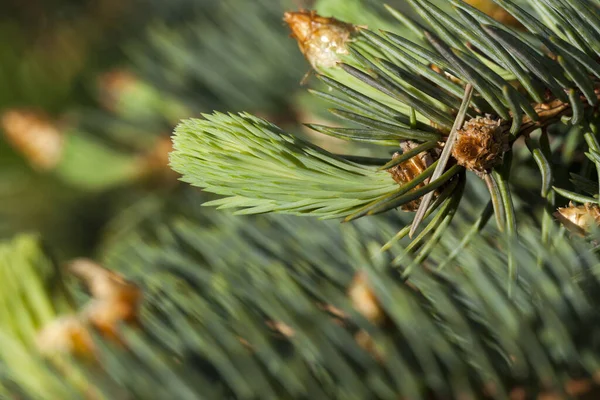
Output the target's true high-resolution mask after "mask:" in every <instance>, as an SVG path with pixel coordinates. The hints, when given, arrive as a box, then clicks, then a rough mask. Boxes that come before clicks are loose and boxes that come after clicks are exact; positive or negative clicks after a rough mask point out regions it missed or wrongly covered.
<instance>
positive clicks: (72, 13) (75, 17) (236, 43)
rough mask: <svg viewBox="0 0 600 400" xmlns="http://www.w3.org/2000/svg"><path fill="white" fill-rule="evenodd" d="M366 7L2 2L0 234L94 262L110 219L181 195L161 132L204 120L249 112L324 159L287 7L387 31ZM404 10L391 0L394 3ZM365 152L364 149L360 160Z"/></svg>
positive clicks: (197, 0) (240, 0) (327, 141)
mask: <svg viewBox="0 0 600 400" xmlns="http://www.w3.org/2000/svg"><path fill="white" fill-rule="evenodd" d="M375 3H376V2H374V1H372V0H352V1H340V0H320V1H312V0H298V1H294V0H281V1H279V0H258V1H252V2H248V1H244V0H227V1H218V2H215V1H212V0H174V1H168V2H164V1H159V0H153V1H142V0H125V1H122V0H102V1H85V0H54V1H40V0H26V1H21V0H8V1H7V2H3V6H2V8H3V10H2V13H0V35H1V37H3V38H10V40H2V41H1V43H0V59H1V60H2V65H1V67H0V129H1V130H2V132H3V135H2V136H1V137H0V182H1V183H0V205H1V207H0V237H10V236H12V235H13V234H15V233H16V232H21V231H33V232H40V233H41V234H42V236H43V237H45V238H47V240H48V241H49V242H50V244H51V247H52V248H54V249H56V251H57V252H58V253H59V254H60V255H61V258H63V257H64V258H67V257H70V256H73V255H81V254H86V255H92V254H94V251H95V248H96V246H97V245H98V243H99V242H100V241H101V237H102V235H103V231H104V227H105V226H106V224H107V223H108V221H110V220H111V219H113V218H115V217H116V216H118V215H119V211H120V210H122V209H127V208H128V207H130V206H132V205H133V204H135V203H136V201H138V200H139V199H142V198H144V197H145V196H148V195H150V194H152V193H154V194H157V195H158V196H159V197H160V196H167V197H168V196H177V195H178V194H177V193H178V191H179V190H180V188H178V185H177V183H176V177H175V175H174V174H173V173H171V172H170V171H169V170H168V168H167V166H166V163H167V153H168V151H169V150H170V139H169V137H170V133H171V131H172V129H173V127H174V126H175V124H176V123H177V122H178V121H179V120H180V119H182V118H186V117H190V116H198V115H199V114H200V113H202V112H210V111H212V110H218V111H233V112H235V111H248V112H251V113H254V114H257V115H259V116H262V117H265V118H267V119H269V120H270V121H273V122H274V123H276V124H278V125H280V126H281V127H282V128H284V129H286V130H288V131H290V132H292V133H295V134H300V135H307V134H308V135H311V140H313V141H315V142H316V143H317V144H318V145H321V146H323V147H325V148H326V149H328V150H331V151H334V152H342V151H343V150H345V149H347V147H348V144H347V143H346V142H342V141H339V140H336V139H331V138H327V137H324V136H323V135H315V134H314V133H313V132H311V131H310V130H308V129H306V128H304V127H303V126H302V125H301V124H300V123H299V122H315V121H321V120H323V119H326V118H329V116H328V115H327V112H326V108H327V107H326V106H324V104H323V103H321V102H320V101H319V100H318V99H315V98H314V96H310V95H309V94H308V93H307V92H306V90H305V88H304V87H302V86H301V85H300V81H301V80H302V77H303V76H304V74H305V73H306V72H308V70H309V66H308V63H306V62H305V61H304V59H303V57H302V54H301V53H300V52H299V51H298V49H297V44H296V43H295V41H294V40H291V39H290V38H289V37H288V36H289V30H288V28H287V26H285V25H284V23H283V22H282V15H283V12H284V11H285V10H294V9H298V8H311V7H313V8H315V9H317V10H318V11H319V12H322V13H323V14H324V15H333V14H335V15H336V16H337V17H338V18H340V19H345V20H347V21H350V22H356V23H361V24H368V25H369V26H370V27H373V28H378V27H381V28H386V29H393V27H394V25H393V24H390V23H389V21H390V17H389V16H386V17H385V18H384V17H382V15H383V13H384V10H382V9H381V7H378V8H375V7H373V8H367V7H366V6H369V5H372V4H375ZM394 3H401V2H399V1H396V2H392V3H391V4H394ZM355 153H356V154H359V155H369V154H370V150H369V148H368V147H367V148H360V149H356V151H355Z"/></svg>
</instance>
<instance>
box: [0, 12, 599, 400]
mask: <svg viewBox="0 0 600 400" xmlns="http://www.w3.org/2000/svg"><path fill="white" fill-rule="evenodd" d="M494 2H495V4H491V3H490V4H487V3H485V2H480V1H469V2H464V1H461V0H450V1H434V0H406V2H402V3H401V4H399V8H393V7H392V6H386V8H387V10H386V11H384V10H382V9H381V8H380V7H379V6H378V5H377V4H369V3H368V2H362V1H358V0H357V1H352V2H347V1H345V2H340V1H334V0H329V1H326V0H323V1H318V2H317V3H316V4H315V8H316V10H317V11H297V12H291V11H290V12H287V13H285V14H284V15H282V17H283V18H284V19H285V21H286V22H287V24H288V25H289V27H290V29H291V32H292V35H293V37H294V38H295V39H296V40H297V42H298V45H299V49H300V52H301V53H303V54H304V56H305V57H306V58H307V61H308V63H307V69H308V68H309V67H308V65H309V64H310V68H311V71H312V72H311V75H309V76H308V78H307V80H308V81H309V82H310V89H308V91H309V93H310V94H311V95H312V96H314V98H315V100H314V104H313V105H312V106H311V107H310V108H309V109H308V110H305V111H304V112H302V113H295V115H294V116H293V118H292V119H295V118H297V117H299V116H308V118H309V119H311V120H312V121H311V120H309V121H304V122H306V126H307V127H308V128H310V129H312V130H314V131H316V132H317V133H319V134H322V135H326V136H329V137H331V138H335V139H341V140H343V141H345V143H347V144H346V145H340V142H339V141H335V142H333V141H332V142H321V143H325V144H323V146H319V145H317V144H315V143H312V142H310V141H309V139H310V138H315V136H314V135H312V134H305V131H301V130H299V129H296V128H295V127H294V126H293V124H291V123H289V120H290V118H289V116H288V118H276V117H275V116H276V115H279V116H281V115H282V114H283V115H284V114H287V113H288V112H289V109H291V108H302V107H306V106H305V105H306V104H307V103H311V101H307V100H306V98H304V97H302V96H299V97H298V99H299V100H297V99H292V98H291V97H290V96H289V95H288V93H287V89H286V88H288V87H289V86H286V85H284V84H282V83H281V82H283V81H287V74H286V72H285V71H289V70H288V69H287V68H292V67H291V66H288V65H286V64H285V63H286V62H287V61H288V60H287V59H285V58H284V55H286V54H287V53H286V51H287V50H286V49H287V48H288V47H286V46H284V45H283V44H282V42H281V41H280V39H281V38H278V37H277V36H276V35H277V34H276V32H278V28H277V27H275V25H271V26H270V28H268V29H267V25H261V23H259V22H258V21H259V20H257V19H256V18H258V15H260V14H261V12H262V11H265V10H269V11H268V12H267V11H265V12H267V14H268V15H272V12H273V11H272V10H273V9H272V8H269V7H268V5H267V2H264V4H263V2H258V3H257V4H260V5H256V6H255V7H253V6H250V5H248V4H249V3H248V2H243V1H242V2H241V3H243V4H246V7H247V8H244V9H243V10H246V11H247V12H246V13H243V12H242V13H240V14H239V15H238V16H237V17H236V18H240V20H239V21H240V24H242V22H241V20H251V19H252V18H255V19H254V20H253V22H252V24H250V23H249V24H248V25H245V26H254V27H258V26H263V27H264V28H265V29H256V30H252V32H248V30H247V29H246V30H244V29H241V30H240V31H238V32H237V33H234V32H233V31H229V30H227V29H224V30H223V31H219V30H215V27H213V26H209V27H204V26H203V27H202V28H200V27H199V26H196V25H194V23H193V22H194V21H195V19H194V18H195V17H194V16H193V15H191V14H190V13H186V12H184V11H182V10H189V9H187V8H185V6H182V5H183V4H184V3H186V2H182V3H181V4H179V5H180V6H182V8H181V9H179V11H177V10H178V9H177V7H176V6H174V8H172V10H173V15H172V17H173V20H168V19H167V20H166V21H165V22H164V23H160V24H156V25H154V24H151V25H148V26H149V27H148V28H147V29H148V30H147V32H148V36H147V37H148V38H149V39H148V40H147V41H146V42H132V44H130V45H129V46H128V47H127V49H128V50H127V51H130V53H129V54H130V60H133V61H132V64H131V65H133V66H134V67H133V68H132V69H134V70H136V71H137V74H138V75H137V76H141V77H143V78H137V77H136V78H135V79H132V78H131V75H128V73H126V74H123V73H122V72H120V73H119V74H117V75H109V76H108V80H109V82H110V83H112V84H115V82H116V88H117V89H123V87H125V88H126V90H125V91H122V90H118V91H117V93H118V94H119V95H118V96H117V97H116V98H117V99H118V100H119V101H123V102H117V103H114V102H110V101H109V103H110V104H111V107H113V108H112V109H111V107H105V109H108V110H109V112H108V114H109V116H108V117H107V115H106V113H107V112H106V111H103V112H102V113H100V114H98V112H97V111H94V110H93V109H91V110H90V109H88V110H86V111H80V112H81V115H82V117H81V120H82V121H84V122H82V124H81V125H79V126H80V127H87V129H89V130H90V132H94V131H95V130H97V129H98V128H97V127H96V128H94V127H93V126H94V123H93V122H94V121H96V124H98V125H102V123H99V122H100V121H102V122H104V121H113V123H114V124H115V125H111V126H112V127H114V126H122V125H121V124H126V125H128V126H130V127H132V128H131V130H130V131H127V130H125V132H129V133H130V134H129V135H125V134H124V135H120V136H119V137H116V136H115V137H113V140H112V141H111V140H108V139H106V136H104V138H105V140H104V142H103V143H100V144H98V143H96V142H94V143H95V144H90V143H92V142H90V141H87V140H85V139H82V138H81V135H70V136H67V139H64V138H63V136H62V134H57V135H55V136H54V137H60V138H61V139H60V140H59V141H58V142H59V143H61V144H62V143H70V147H69V146H66V147H64V148H63V147H61V148H60V149H61V150H60V151H59V152H58V154H59V155H58V156H57V157H56V158H55V159H53V158H52V157H50V161H48V157H45V158H41V159H40V158H39V157H36V155H37V154H38V153H35V152H34V151H33V150H31V145H30V142H29V141H23V140H21V141H19V140H17V139H15V138H21V137H22V136H18V135H17V134H13V135H12V136H11V134H10V132H9V130H8V129H6V126H5V131H6V133H7V134H8V136H9V138H11V141H12V142H13V144H14V143H17V145H19V144H20V146H21V147H19V148H21V149H26V150H25V151H24V152H25V154H27V155H28V156H29V159H30V161H32V162H33V163H34V165H37V166H38V168H40V169H42V170H44V169H45V170H51V171H54V174H55V176H56V177H58V179H59V180H61V182H63V183H65V182H66V183H67V184H70V185H75V186H77V187H78V188H80V190H83V191H84V192H85V193H88V195H89V193H96V196H108V197H113V196H115V187H117V188H120V189H119V191H118V192H119V193H120V195H118V196H117V197H119V196H122V197H121V198H125V199H126V200H125V201H122V202H121V204H127V207H115V208H116V209H117V210H118V211H116V212H115V214H114V215H115V216H114V217H113V218H110V222H108V224H107V226H106V227H105V229H104V233H103V236H102V240H101V244H100V245H99V246H98V247H97V249H96V253H95V258H96V260H97V263H96V262H92V261H90V260H87V259H76V260H74V261H71V262H70V263H67V264H63V263H62V262H60V261H57V260H55V259H54V258H53V254H54V253H53V251H52V249H48V248H47V246H45V245H43V243H44V239H43V238H42V239H40V238H39V237H37V236H35V235H30V234H21V235H19V236H17V237H15V238H13V239H11V240H8V241H6V242H5V243H4V244H2V245H1V247H0V274H1V276H2V279H0V282H2V285H3V286H2V289H3V290H2V292H1V293H0V299H1V304H2V305H1V306H0V310H2V312H0V319H1V321H2V322H1V324H0V337H1V338H2V340H3V343H2V346H0V396H4V397H6V398H43V399H54V398H94V399H95V398H107V399H113V398H144V399H145V398H148V399H166V398H185V399H188V398H189V399H196V398H208V399H220V398H241V399H264V398H276V399H287V398H293V399H296V398H299V399H302V398H324V399H326V398H342V399H346V398H349V399H354V398H356V399H371V398H385V399H388V398H390V399H396V398H407V399H421V398H423V399H425V398H436V399H437V398H439V399H449V398H457V399H459V398H460V399H462V398H473V399H475V398H498V399H503V398H514V399H518V398H535V397H539V398H568V397H582V396H588V397H589V398H595V396H597V395H598V393H600V392H599V391H598V390H597V388H596V383H595V379H597V376H598V371H599V370H600V364H599V363H600V355H599V354H600V353H599V352H598V350H599V349H598V344H597V339H596V336H597V334H598V333H599V332H600V319H599V315H598V312H597V308H598V306H599V305H600V297H599V294H598V293H600V292H599V291H598V290H599V288H600V274H599V270H598V266H599V265H600V263H599V258H598V254H597V250H596V249H597V244H598V240H600V236H599V234H598V223H599V222H600V211H599V210H600V209H599V206H598V204H599V202H600V197H598V194H599V190H600V189H599V187H600V185H599V184H598V182H599V179H600V148H599V146H600V145H599V144H598V138H597V134H598V132H597V129H598V126H599V119H598V111H597V104H598V96H599V95H598V93H599V90H600V88H599V87H598V80H599V79H600V63H599V61H598V60H599V58H598V57H599V56H600V40H599V38H600V2H598V1H597V0H591V1H582V0H539V1H538V0H536V1H531V2H518V1H516V0H494ZM232 4H234V3H233V2H224V3H223V5H220V6H216V8H215V9H212V8H210V7H213V6H214V3H211V5H207V6H206V7H208V8H205V9H204V10H209V9H210V12H211V13H215V14H219V13H220V12H223V13H224V14H222V15H225V16H230V15H234V14H235V13H233V12H232V9H231V8H228V7H230V6H231V5H232ZM238 5H239V4H238ZM407 5H408V6H409V7H407ZM156 6H157V7H159V9H160V5H159V4H157V5H156ZM219 7H223V8H222V9H220V8H219ZM219 10H224V11H219ZM261 10H262V11H261ZM484 11H485V12H484ZM160 12H165V11H164V10H161V11H160ZM317 12H318V13H317ZM250 13H254V14H250ZM326 13H327V14H326ZM334 17H336V18H334ZM199 18H202V17H199ZM361 19H364V20H361ZM182 20H186V21H192V24H189V25H188V24H183V25H179V22H181V21H182ZM223 21H230V22H231V21H238V20H237V19H235V18H233V19H228V18H224V19H223ZM232 25H239V24H237V23H236V24H232ZM242 25H243V24H242ZM245 26H244V27H245ZM198 29H202V31H203V32H204V33H206V37H203V36H202V35H201V34H200V32H199V31H198ZM231 29H233V28H231ZM210 32H212V36H211V35H210V34H209V33H210ZM218 32H227V33H228V34H227V35H224V37H225V38H226V39H227V40H225V39H223V38H222V37H221V36H220V35H219V34H218ZM250 34H257V35H259V36H260V37H261V38H262V40H264V42H262V41H261V42H260V43H263V44H264V45H262V46H259V45H257V44H256V43H253V41H252V40H249V39H248V38H249V36H248V35H250ZM263 35H264V36H263ZM201 37H202V38H201ZM250 38H252V37H250ZM220 40H225V42H223V43H227V44H223V46H218V45H217V41H220ZM232 40H239V42H237V43H239V46H236V44H235V42H232ZM198 43H205V44H206V47H203V46H198ZM199 48H200V49H213V50H212V51H214V53H210V54H214V58H213V59H211V60H210V61H207V63H210V62H211V61H212V62H215V63H217V61H215V60H219V57H222V59H224V60H232V62H235V61H233V60H237V62H238V63H239V61H240V60H239V57H245V56H247V57H249V58H248V60H250V57H252V56H256V54H257V53H258V56H257V58H255V59H254V61H255V62H256V64H252V63H250V61H248V63H247V64H245V65H241V64H232V65H230V66H229V67H230V69H228V70H222V71H218V70H217V71H215V70H210V71H208V72H201V73H200V72H198V69H197V68H198V67H197V66H196V65H195V64H194V61H197V58H195V56H196V54H195V52H197V51H200V50H198V49H199ZM257 49H258V52H257ZM206 51H208V50H206ZM277 51H281V53H277V54H279V55H280V56H279V57H276V56H275V54H276V53H275V52H277ZM230 57H231V58H230ZM265 57H266V58H269V59H270V60H275V61H277V62H274V63H270V64H268V65H270V66H271V68H274V67H279V68H280V71H279V72H275V71H276V69H268V70H267V69H263V70H261V68H266V67H263V66H264V65H267V64H263V63H261V62H260V61H261V59H262V58H265ZM152 60H162V62H153V61H152ZM292 64H294V63H290V65H292ZM251 65H252V66H253V67H251ZM245 66H247V67H248V69H246V68H245ZM253 68H256V70H255V71H261V72H260V73H258V72H256V73H250V72H249V71H250V70H253ZM267 71H270V72H267ZM220 73H222V74H223V75H220ZM246 73H247V74H248V75H247V76H248V77H251V76H253V77H257V76H259V78H257V79H252V78H248V80H245V79H244V74H246ZM291 75H293V74H291ZM225 76H227V77H229V78H228V79H225ZM115 77H117V78H119V79H116V80H115V79H114V78H115ZM123 82H124V83H125V86H123V85H122V84H123ZM243 82H246V83H245V84H244V83H243ZM242 85H245V87H254V88H255V91H251V92H244V93H240V91H238V90H236V88H237V87H238V86H240V87H241V86H242ZM114 87H115V85H109V86H108V88H109V89H110V88H114ZM258 91H260V93H258ZM197 92H201V93H202V95H204V94H206V93H210V96H209V97H214V99H212V100H210V99H203V98H200V97H201V96H200V97H196V96H199V95H198V94H197ZM123 93H125V94H127V95H124V94H123ZM108 94H109V96H108V97H105V98H106V99H109V100H110V99H113V97H111V94H114V92H113V91H110V90H109V91H108ZM234 98H235V99H234ZM227 99H231V101H232V103H231V104H228V103H227V101H228V100H227ZM253 99H256V103H255V102H253ZM282 102H287V104H286V105H285V106H283V107H282V104H283V103H282ZM324 102H328V103H330V104H333V106H334V107H335V108H332V109H330V110H329V111H330V114H331V116H326V115H324V113H322V112H320V110H319V109H318V108H319V107H325V108H326V107H327V106H324V105H323V104H324ZM211 104H214V105H215V107H214V108H216V109H220V110H221V111H217V112H213V113H210V114H203V115H202V117H201V118H189V119H184V120H182V121H181V122H180V123H179V124H178V126H177V127H176V128H175V132H174V135H173V143H174V146H173V147H174V150H173V151H172V152H171V153H170V166H171V167H172V169H173V170H174V171H176V172H177V173H179V174H180V175H181V177H182V180H183V181H184V182H185V183H183V184H181V185H177V186H175V185H174V184H173V183H169V184H166V185H165V186H161V185H158V186H159V187H160V189H158V190H156V189H154V190H150V189H148V188H147V187H144V189H143V190H140V189H139V186H138V185H140V182H142V181H143V179H144V178H147V177H148V176H151V177H152V179H151V181H152V182H153V183H154V186H156V182H157V179H156V176H157V173H156V171H157V170H160V171H161V172H160V173H158V175H160V176H162V177H163V178H164V176H165V174H166V176H167V177H166V178H165V179H166V181H167V182H172V179H173V178H172V176H170V175H168V174H167V173H166V172H165V171H164V169H161V168H155V167H153V165H156V164H153V163H156V162H157V161H156V158H160V157H163V158H164V153H165V151H162V150H155V151H156V152H158V153H159V154H160V155H156V153H154V152H153V151H154V150H153V149H155V147H154V146H148V147H147V148H143V146H142V145H140V143H142V142H143V141H144V140H143V138H147V137H148V134H147V133H142V132H140V130H142V131H143V130H144V129H145V128H147V127H148V126H152V127H153V129H155V130H154V132H156V134H157V135H160V132H162V131H163V129H165V128H166V127H167V126H168V125H169V124H172V123H173V122H174V120H177V119H179V118H186V117H188V115H186V114H192V113H195V112H197V111H203V110H204V109H205V108H206V107H207V106H210V105H211ZM303 105H304V106H303ZM254 106H256V108H255V109H253V108H254ZM228 107H230V109H231V110H232V111H235V112H231V113H227V114H225V113H223V111H226V110H225V109H226V108H228ZM242 109H246V110H250V111H252V112H253V113H258V112H261V111H264V110H267V111H269V112H267V113H266V114H265V113H263V114H262V115H263V116H262V117H258V116H255V115H252V114H250V113H248V112H239V113H238V112H237V111H239V110H242ZM12 112H13V113H12V114H10V113H8V114H7V113H5V114H4V121H8V122H10V121H13V122H14V121H17V122H18V121H21V120H22V119H19V118H23V116H28V114H26V113H23V112H22V111H14V110H13V111H12ZM94 115H95V116H96V118H94ZM264 115H267V116H266V117H265V116H264ZM11 118H13V119H11ZM15 118H16V119H15ZM269 119H271V120H275V119H277V120H279V121H281V122H282V123H285V125H286V126H284V127H282V128H280V127H278V126H277V125H275V124H274V123H273V122H269ZM314 120H318V121H314ZM26 121H28V123H30V124H31V123H34V122H35V123H34V124H33V126H34V127H36V128H37V129H38V131H43V132H57V131H58V128H56V126H57V125H56V123H55V122H48V120H47V119H44V118H43V117H41V116H39V115H37V114H36V115H35V116H34V117H31V116H30V117H29V118H28V119H26ZM6 124H7V123H6V122H5V125H6ZM17 125H18V124H17ZM98 125H96V126H98ZM12 126H14V124H13V125H12ZM19 126H23V125H19ZM39 126H42V127H43V128H44V129H42V128H38V127H39ZM135 126H139V127H142V128H138V130H136V129H135ZM49 127H50V128H49ZM53 129H54V130H53ZM288 130H289V131H288ZM107 131H110V129H109V130H107ZM303 132H304V133H303ZM107 135H110V133H108V134H107ZM38 136H39V135H38ZM71 137H76V138H79V140H70V139H69V138H71ZM90 140H91V139H90ZM332 140H333V139H332ZM22 143H25V144H22ZM77 143H83V144H79V145H78V144H77ZM107 143H112V146H109V145H108V144H107ZM117 143H118V144H117ZM136 143H137V146H141V147H136ZM77 146H79V147H77ZM34 147H35V146H34ZM167 147H168V146H167ZM325 147H327V148H328V149H325ZM69 149H70V150H69ZM117 149H119V150H118V151H117ZM332 149H335V150H332ZM34 150H35V149H34ZM84 150H86V151H84ZM338 150H339V151H338ZM339 153H343V154H339ZM32 154H33V155H34V156H32ZM131 154H134V156H131ZM140 154H142V155H143V156H140ZM43 155H46V156H48V154H45V153H43ZM67 156H68V157H67ZM40 160H42V161H41V163H40ZM57 160H58V161H57ZM140 160H142V161H140ZM51 161H52V162H51ZM35 162H37V164H35ZM99 164H102V165H106V166H107V169H105V170H102V171H95V170H94V168H93V167H94V166H97V165H99ZM158 164H159V165H163V166H164V161H163V162H162V164H161V163H160V162H159V163H158ZM83 166H87V168H84V167H83ZM108 167H111V168H108ZM153 168H154V169H153ZM148 171H151V172H148ZM111 173H112V174H113V175H110V174H111ZM158 181H160V179H158ZM188 184H189V185H188ZM191 186H196V187H199V188H201V189H202V191H201V192H200V191H198V190H196V189H195V188H193V187H191ZM111 191H112V192H111ZM98 193H101V194H98ZM94 198H95V199H97V198H98V197H94ZM563 199H564V200H563ZM566 201H569V204H568V205H566V204H564V203H565V202H566ZM559 205H562V206H564V207H559ZM211 206H212V207H211ZM214 207H217V208H218V210H215V208H214ZM232 211H233V212H232ZM340 221H342V222H345V223H340ZM78 282H79V283H82V284H83V285H80V284H79V283H78ZM81 287H82V288H84V289H85V290H81Z"/></svg>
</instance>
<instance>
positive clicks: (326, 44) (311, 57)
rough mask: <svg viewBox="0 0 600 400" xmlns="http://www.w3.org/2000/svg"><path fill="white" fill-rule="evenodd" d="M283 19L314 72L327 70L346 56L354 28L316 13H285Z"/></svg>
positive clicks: (355, 28)
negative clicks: (341, 57)
mask: <svg viewBox="0 0 600 400" xmlns="http://www.w3.org/2000/svg"><path fill="white" fill-rule="evenodd" d="M283 20H284V21H285V22H286V23H287V24H288V25H289V27H290V29H291V30H292V35H291V36H292V37H293V38H294V39H296V40H297V41H298V46H299V47H300V51H302V54H304V56H305V57H306V59H307V60H308V62H310V65H312V67H313V68H314V69H316V70H318V69H319V68H330V67H335V65H336V64H337V63H338V62H339V61H340V55H344V54H348V49H347V48H346V44H347V43H348V41H349V40H350V38H351V36H352V34H353V33H354V32H356V30H357V27H356V26H354V25H352V24H348V23H345V22H342V21H339V20H337V19H335V18H326V17H321V16H320V15H318V14H317V13H316V12H315V11H306V10H303V11H298V12H286V13H285V14H284V18H283Z"/></svg>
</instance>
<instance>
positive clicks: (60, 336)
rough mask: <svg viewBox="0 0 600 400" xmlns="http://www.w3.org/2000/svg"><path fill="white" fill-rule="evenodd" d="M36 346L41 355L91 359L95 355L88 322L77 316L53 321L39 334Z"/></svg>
mask: <svg viewBox="0 0 600 400" xmlns="http://www.w3.org/2000/svg"><path fill="white" fill-rule="evenodd" d="M36 345H37V348H38V350H39V351H40V353H42V354H43V355H47V356H50V355H53V354H60V353H67V354H75V355H78V356H84V357H91V356H93V355H94V353H95V346H94V341H93V340H92V336H91V334H90V332H89V329H88V326H87V324H86V321H84V320H83V319H82V318H80V317H78V316H76V315H69V316H66V317H61V318H58V319H55V320H54V321H52V322H51V323H50V324H48V325H47V326H46V327H44V328H43V329H42V330H41V331H40V332H39V333H38V335H37V337H36Z"/></svg>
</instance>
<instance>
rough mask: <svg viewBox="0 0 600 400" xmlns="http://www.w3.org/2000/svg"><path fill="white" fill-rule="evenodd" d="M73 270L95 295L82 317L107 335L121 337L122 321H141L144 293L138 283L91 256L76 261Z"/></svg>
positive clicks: (71, 268)
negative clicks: (106, 266)
mask: <svg viewBox="0 0 600 400" xmlns="http://www.w3.org/2000/svg"><path fill="white" fill-rule="evenodd" d="M70 270H71V272H72V273H73V274H74V275H75V276H77V277H78V278H79V279H81V280H82V281H83V282H84V284H85V285H86V287H87V289H88V290H89V292H90V294H91V295H92V300H91V301H90V302H89V303H88V305H87V306H86V307H85V309H84V310H83V311H82V316H83V317H84V318H85V319H86V320H87V321H89V322H90V323H91V324H92V325H93V326H94V327H95V328H97V329H98V330H100V332H101V333H102V334H103V335H105V336H107V337H109V338H111V339H118V336H117V328H118V324H119V323H120V322H130V323H135V322H137V318H138V312H139V311H138V309H139V305H140V302H141V299H142V293H141V291H140V289H139V288H138V287H137V286H136V285H134V284H133V283H132V282H129V281H127V280H125V279H124V278H123V277H122V276H121V275H119V274H117V273H116V272H113V271H110V270H108V269H105V268H104V267H102V266H100V265H98V264H96V263H94V262H92V261H91V260H87V259H78V260H75V261H73V262H72V263H71V266H70Z"/></svg>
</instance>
